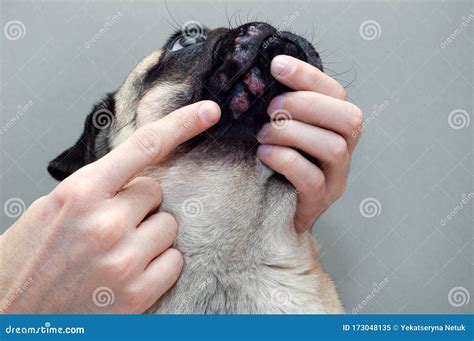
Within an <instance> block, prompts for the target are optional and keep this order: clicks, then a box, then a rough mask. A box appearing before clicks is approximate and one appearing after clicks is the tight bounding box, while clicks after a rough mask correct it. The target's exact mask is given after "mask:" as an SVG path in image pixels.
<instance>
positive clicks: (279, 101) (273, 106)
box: [267, 95, 285, 115]
mask: <svg viewBox="0 0 474 341" xmlns="http://www.w3.org/2000/svg"><path fill="white" fill-rule="evenodd" d="M284 102H285V96H284V95H279V96H276V97H275V98H273V99H272V100H271V102H270V104H269V105H268V108H267V113H268V114H269V115H272V114H273V113H274V112H275V111H277V110H280V109H283V104H284Z"/></svg>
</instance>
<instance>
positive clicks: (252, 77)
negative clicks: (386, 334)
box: [243, 68, 265, 96]
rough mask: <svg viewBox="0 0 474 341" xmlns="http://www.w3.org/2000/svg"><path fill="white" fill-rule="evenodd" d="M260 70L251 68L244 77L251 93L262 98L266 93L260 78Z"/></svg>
mask: <svg viewBox="0 0 474 341" xmlns="http://www.w3.org/2000/svg"><path fill="white" fill-rule="evenodd" d="M259 74H260V70H258V69H256V68H251V69H250V70H249V71H247V72H246V73H245V75H244V79H243V82H244V83H245V85H247V88H248V89H249V91H250V92H251V93H252V94H253V95H255V96H260V95H262V94H263V92H264V91H265V84H264V83H263V81H262V79H261V77H259Z"/></svg>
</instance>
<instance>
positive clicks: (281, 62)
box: [270, 55, 346, 100]
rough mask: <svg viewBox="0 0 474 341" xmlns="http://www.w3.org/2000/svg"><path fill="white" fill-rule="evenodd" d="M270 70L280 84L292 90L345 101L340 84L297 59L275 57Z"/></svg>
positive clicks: (281, 56)
mask: <svg viewBox="0 0 474 341" xmlns="http://www.w3.org/2000/svg"><path fill="white" fill-rule="evenodd" d="M270 70H271V73H272V75H273V77H275V78H276V79H277V80H278V81H279V82H280V83H283V84H285V85H286V86H288V87H290V88H292V89H294V90H304V91H315V92H319V93H321V94H323V95H327V96H331V97H334V98H338V99H342V100H345V99H346V91H345V90H344V88H343V87H342V85H341V84H339V83H338V82H337V81H336V80H335V79H333V78H331V77H329V76H328V75H326V74H325V73H324V72H322V71H321V70H319V69H318V68H317V67H315V66H313V65H311V64H308V63H306V62H303V61H302V60H299V59H297V58H293V57H290V56H285V55H279V56H276V57H275V58H273V60H272V63H271V68H270Z"/></svg>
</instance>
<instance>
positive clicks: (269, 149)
mask: <svg viewBox="0 0 474 341" xmlns="http://www.w3.org/2000/svg"><path fill="white" fill-rule="evenodd" d="M271 73H272V75H273V77H275V78H276V79H277V80H278V81H279V82H280V83H283V84H285V85H287V86H288V87H290V88H292V89H294V90H297V91H295V92H289V93H285V94H282V95H280V96H277V97H275V98H274V99H273V100H272V101H271V103H270V105H269V106H268V109H267V112H268V114H269V115H270V116H272V117H273V116H274V115H275V114H278V113H279V112H280V113H282V114H281V115H279V116H282V117H285V116H288V115H289V118H290V119H289V120H288V121H285V123H281V122H280V123H279V124H272V123H268V124H266V125H265V126H264V127H263V128H262V129H261V131H260V132H259V135H258V139H259V141H260V142H261V143H262V145H260V146H259V148H258V152H257V155H258V157H259V158H260V160H261V161H262V162H264V163H265V164H267V165H268V166H269V167H270V168H272V169H273V170H275V171H276V172H278V173H281V174H283V175H284V176H285V177H286V178H287V179H288V180H289V181H290V182H291V183H292V184H293V186H294V187H295V188H296V189H297V191H298V205H297V209H296V215H295V226H296V229H297V231H298V232H303V231H305V230H307V229H309V228H311V226H312V225H313V223H314V221H315V220H316V219H317V218H318V217H319V216H320V215H321V213H323V212H324V211H325V210H326V209H327V208H328V207H329V206H330V205H331V204H332V203H333V202H334V201H335V200H336V199H337V198H339V197H340V196H341V195H342V193H343V192H344V190H345V187H346V179H347V175H348V172H349V164H350V158H351V155H352V152H353V150H354V148H355V146H356V145H357V143H358V141H359V137H360V132H361V129H362V122H363V114H362V112H361V110H360V109H359V108H358V107H356V106H355V105H354V104H352V103H349V102H347V101H345V98H346V93H345V91H344V88H343V87H342V86H341V85H340V84H339V83H338V82H337V81H335V80H334V79H332V78H331V77H329V76H328V75H326V74H324V73H323V72H321V71H320V70H319V69H317V68H316V67H314V66H312V65H310V64H308V63H305V62H303V61H301V60H298V59H296V58H293V57H289V56H277V57H275V58H274V59H273V60H272V63H271ZM277 116H278V115H277ZM299 151H303V152H304V153H306V154H308V155H310V156H312V157H314V158H316V159H317V160H318V163H319V165H315V164H314V163H312V162H311V161H310V160H308V159H307V158H305V157H304V156H303V155H302V154H301V153H300V152H299Z"/></svg>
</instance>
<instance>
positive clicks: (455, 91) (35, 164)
mask: <svg viewBox="0 0 474 341" xmlns="http://www.w3.org/2000/svg"><path fill="white" fill-rule="evenodd" d="M168 7H169V13H168V12H167V10H166V6H165V3H164V2H138V1H135V2H126V1H114V2H94V1H73V2H67V3H66V2H48V1H2V7H1V28H2V29H3V30H2V32H1V33H0V34H1V82H0V84H1V103H0V110H1V114H2V117H1V127H2V128H1V134H0V136H1V140H0V141H1V168H0V178H1V186H2V188H1V198H0V202H1V203H2V206H3V210H2V211H0V214H1V219H2V223H1V226H2V229H1V230H2V231H3V230H5V229H6V228H7V227H8V226H9V225H10V224H11V223H13V221H14V220H15V219H14V218H12V217H14V216H15V212H14V207H10V206H9V205H12V202H14V200H17V202H18V201H19V202H20V204H21V202H23V203H25V205H26V206H28V205H29V204H31V202H32V201H33V200H34V199H35V198H37V197H39V196H41V195H44V194H46V193H48V191H50V190H51V189H52V188H53V187H54V186H55V185H56V182H55V181H53V180H52V179H51V178H50V177H49V176H48V175H47V173H46V164H47V162H48V161H49V160H50V159H52V158H53V157H54V156H56V155H57V154H58V153H59V152H60V151H62V150H63V149H65V148H66V147H69V146H70V145H71V144H72V143H73V142H74V141H75V140H76V138H77V137H78V136H79V133H80V131H81V130H82V124H83V121H84V118H85V116H86V114H87V113H88V112H89V110H90V109H91V106H92V104H93V103H94V102H95V101H96V100H97V99H98V98H99V97H100V96H102V95H103V94H104V93H105V92H106V91H110V90H115V89H116V88H117V87H118V85H119V84H120V83H121V82H122V80H123V79H124V77H125V76H126V75H127V73H128V72H129V71H130V70H131V68H132V67H133V66H134V65H135V63H136V62H137V61H138V60H139V59H140V58H141V57H143V56H144V55H146V54H147V53H149V52H150V51H151V50H153V49H155V48H157V47H159V46H161V45H162V44H163V42H164V41H165V38H166V37H167V36H168V34H169V33H171V31H172V30H173V28H172V25H171V24H170V23H172V22H173V19H172V18H171V15H172V16H173V17H174V19H175V20H177V21H178V22H179V24H182V23H184V22H186V21H188V20H191V19H194V20H197V21H199V22H202V23H204V24H205V25H208V26H209V27H217V26H221V25H226V23H227V19H226V13H227V14H228V16H231V15H232V14H234V16H233V18H232V21H233V22H234V23H235V21H237V22H239V21H245V20H246V19H247V18H251V19H253V18H258V19H260V20H268V21H269V22H271V23H273V24H274V25H276V26H277V25H280V26H282V25H284V23H285V22H288V21H291V28H292V30H293V31H294V32H297V33H300V34H305V35H306V37H307V38H308V39H310V40H311V39H312V40H313V42H314V44H315V46H316V48H317V49H318V50H319V51H322V58H323V62H324V63H325V65H326V66H327V68H328V73H329V74H330V75H333V76H334V77H335V78H336V79H338V80H339V81H341V83H342V84H344V85H345V86H347V91H348V93H349V97H350V98H349V99H350V100H351V101H353V102H354V103H356V104H357V105H358V106H360V107H361V108H362V109H363V111H364V112H365V119H366V122H365V131H364V134H363V138H362V140H361V142H360V146H359V148H358V149H357V151H356V152H355V154H354V158H353V163H352V170H351V174H350V179H349V186H348V190H347V192H346V193H345V195H344V196H343V197H342V198H341V199H340V200H339V201H338V202H337V203H336V204H335V205H333V206H332V207H331V208H330V209H329V210H328V211H327V212H326V213H325V214H324V215H323V216H322V217H321V218H320V219H319V221H318V222H317V224H316V228H315V229H314V233H315V235H316V237H317V239H318V240H319V242H320V244H321V259H322V262H323V264H324V266H325V267H326V268H327V270H328V271H329V272H330V273H331V274H332V275H333V277H334V279H335V281H336V283H337V287H338V290H339V292H340V293H341V297H342V299H343V301H344V305H345V307H346V309H347V312H349V313H350V312H358V313H441V312H443V313H466V312H472V299H471V297H470V296H471V295H472V294H474V291H473V289H474V287H473V278H474V276H473V262H474V257H473V229H472V226H473V220H472V217H473V202H474V200H472V199H471V200H469V198H471V196H470V194H469V193H472V192H473V182H472V179H473V178H472V175H473V167H472V150H473V144H472V126H473V125H474V123H471V122H470V120H471V119H472V104H473V88H472V87H473V74H472V70H473V69H472V66H473V65H472V63H473V57H472V51H473V50H472V38H473V35H472V33H473V27H474V20H473V19H474V18H472V17H470V15H471V16H472V15H473V14H474V10H473V8H472V2H470V1H410V2H408V1H407V2H404V1H357V2H347V1H331V2H329V1H327V2H326V1H301V2H298V1H283V2H275V1H272V2H268V1H262V0H259V1H253V2H242V1H239V2H236V1H234V2H220V1H212V2H211V1H200V2H199V1H192V2H173V1H169V2H168ZM118 11H120V13H121V14H122V15H121V16H120V19H119V20H118V21H116V22H115V23H114V24H112V25H111V27H109V28H108V29H107V30H105V32H104V33H103V34H101V35H100V38H99V39H98V40H97V42H95V43H93V44H92V46H90V47H88V48H87V47H86V43H87V42H88V41H89V40H90V39H91V38H92V37H93V36H94V35H95V34H96V33H98V32H99V31H100V29H101V28H103V27H104V25H105V24H106V22H107V21H108V20H109V21H110V19H111V18H112V17H113V16H114V15H116V14H117V13H118ZM295 13H297V14H295ZM170 14H171V15H170ZM292 15H296V20H291V19H290V18H291V16H292ZM239 17H240V19H239ZM12 20H19V21H21V23H22V24H23V25H24V28H23V27H20V35H19V36H15V35H14V34H13V33H11V32H10V33H8V32H6V31H7V30H6V27H7V25H8V23H9V22H11V21H12ZM368 20H374V21H375V22H376V24H377V25H378V27H377V25H375V26H373V27H375V35H371V33H372V34H373V33H374V31H372V32H371V31H370V29H368V30H367V31H366V33H365V34H364V30H363V29H362V33H361V30H360V28H361V26H362V28H363V27H364V23H366V22H367V21H368ZM463 23H464V24H463ZM369 24H370V23H369ZM10 25H11V24H10ZM460 26H463V29H462V31H461V32H458V33H455V32H456V29H458V28H459V27H460ZM450 35H454V37H453V39H451V41H450V42H448V43H446V42H445V40H446V39H447V38H448V37H449V36H450ZM8 38H9V39H8ZM12 38H13V39H15V38H18V39H15V40H12ZM371 38H373V39H371ZM443 42H445V43H443ZM30 101H31V102H30ZM28 103H30V106H29V107H28V108H27V110H22V111H21V114H18V110H19V109H18V107H19V106H20V107H24V106H25V105H27V104H28ZM460 110H463V111H460ZM450 113H452V114H451V116H450ZM15 117H16V119H15ZM450 117H451V119H450ZM471 195H472V194H471ZM463 197H465V198H467V199H468V200H467V203H463V202H462V199H463ZM12 198H17V199H14V200H10V199H12ZM367 198H369V199H367ZM364 200H365V201H364ZM366 201H369V202H372V203H375V205H376V206H377V207H376V208H375V211H370V204H369V206H368V208H367V210H365V209H364V207H365V206H364V205H363V203H364V202H366ZM465 201H466V200H465ZM361 203H362V204H361ZM372 207H373V206H372ZM448 215H449V216H450V218H449V219H450V220H446V221H443V219H447V218H446V217H447V216H448ZM384 284H385V285H384ZM381 286H383V288H381ZM459 287H461V288H459ZM375 288H380V290H374V289H375ZM376 291H377V292H376ZM450 291H451V294H450ZM450 298H451V300H450ZM357 306H359V309H358V310H353V309H355V308H356V307H357Z"/></svg>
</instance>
